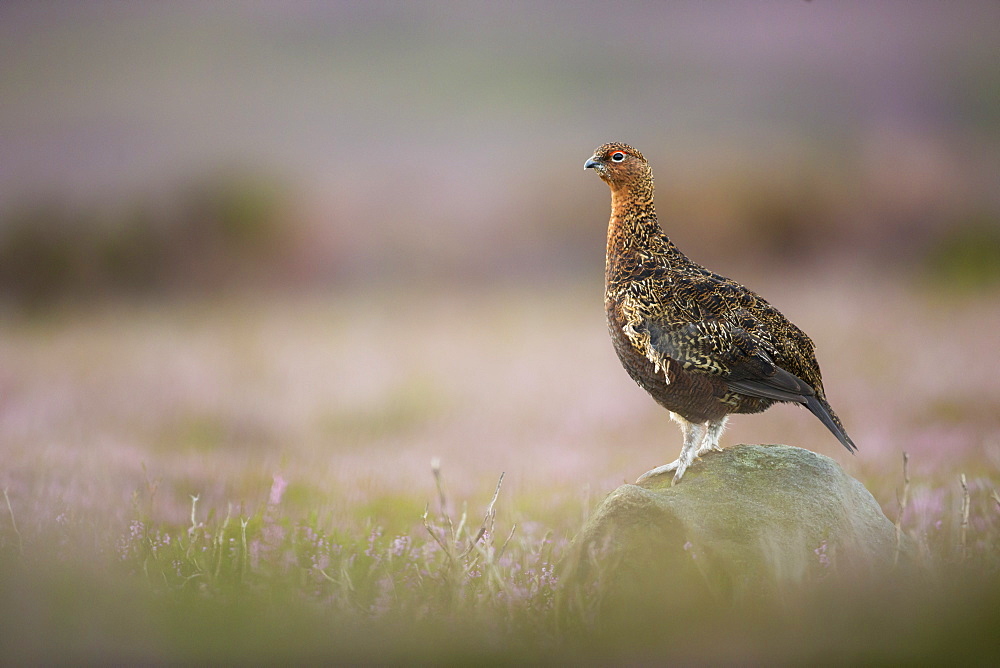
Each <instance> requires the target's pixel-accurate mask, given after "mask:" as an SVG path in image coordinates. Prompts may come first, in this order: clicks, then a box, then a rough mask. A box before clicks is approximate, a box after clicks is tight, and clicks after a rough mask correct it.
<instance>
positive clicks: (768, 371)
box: [637, 318, 815, 403]
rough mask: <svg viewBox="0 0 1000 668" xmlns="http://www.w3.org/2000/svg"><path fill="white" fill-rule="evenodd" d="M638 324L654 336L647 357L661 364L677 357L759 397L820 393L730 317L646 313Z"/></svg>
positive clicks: (801, 396)
mask: <svg viewBox="0 0 1000 668" xmlns="http://www.w3.org/2000/svg"><path fill="white" fill-rule="evenodd" d="M637 329H638V331H639V332H641V334H642V337H641V338H642V339H645V340H648V343H647V351H646V354H647V357H648V358H649V359H650V360H651V361H653V362H654V363H655V364H657V365H659V366H663V367H666V364H667V362H666V360H667V359H671V360H674V361H675V362H678V363H679V364H680V365H681V366H682V367H683V368H684V369H685V370H687V371H695V372H700V373H707V374H709V375H714V376H720V377H722V379H723V380H725V381H726V384H727V385H728V386H729V388H730V389H731V390H733V391H734V392H739V393H740V394H746V395H750V396H755V397H763V398H766V399H775V400H777V401H794V402H798V403H805V402H806V400H807V398H808V397H811V396H813V395H815V391H814V390H813V388H812V387H811V386H810V385H809V384H808V383H806V382H805V381H804V380H802V379H801V378H799V377H798V376H796V375H794V374H792V373H790V372H788V371H786V370H785V369H782V368H781V367H780V366H778V365H777V364H775V362H774V360H773V358H772V354H773V353H770V352H769V351H768V350H767V347H766V346H765V344H764V342H763V341H762V340H761V338H760V337H758V336H755V335H754V334H753V333H752V332H750V331H747V329H745V328H744V327H742V326H740V325H737V324H734V323H733V322H731V321H730V320H728V319H724V318H710V319H706V320H699V321H697V322H672V323H671V322H663V321H658V320H657V319H653V318H646V319H645V320H644V321H643V323H642V325H641V326H640V327H639V328H637ZM647 336H648V339H647Z"/></svg>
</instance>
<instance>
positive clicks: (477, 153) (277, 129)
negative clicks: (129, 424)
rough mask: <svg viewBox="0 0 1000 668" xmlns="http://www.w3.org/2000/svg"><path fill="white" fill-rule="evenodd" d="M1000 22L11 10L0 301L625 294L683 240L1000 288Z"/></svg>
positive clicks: (790, 14)
mask: <svg viewBox="0 0 1000 668" xmlns="http://www.w3.org/2000/svg"><path fill="white" fill-rule="evenodd" d="M998 25H1000V4H998V3H996V2H993V1H992V0H984V1H982V2H956V3H937V2H877V3H871V2H837V3H833V2H821V1H817V2H808V3H807V2H792V1H790V0H788V1H784V0H783V1H781V2H765V3H735V2H732V3H730V2H713V3H698V2H680V3H638V2H635V3H633V2H629V3H614V5H613V6H612V5H609V4H607V3H597V2H594V3H572V4H564V3H558V4H557V3H545V4H542V5H540V6H539V5H538V4H537V3H514V4H511V3H503V6H502V7H501V6H500V5H497V4H496V3H487V2H469V3H462V4H461V5H460V6H457V7H456V6H455V5H453V4H451V3H433V4H424V3H421V4H409V3H347V2H332V3H325V2H305V1H302V2H287V3H273V4H270V3H211V4H203V3H193V2H192V3H169V4H166V3H143V4H138V3H117V2H96V1H95V2H88V3H72V2H63V3H36V2H15V1H8V2H4V3H2V4H0V100H3V102H2V106H0V156H2V157H0V295H2V297H3V298H4V299H6V300H8V301H14V302H17V303H21V304H27V305H38V304H45V303H49V302H51V301H53V300H66V299H75V298H93V297H95V296H106V295H117V294H122V293H125V294H139V295H154V294H163V293H177V292H181V293H191V292H196V293H200V292H206V291H208V292H211V291H217V290H221V289H234V288H235V289H239V288H241V287H243V286H253V287H260V286H267V287H273V288H280V289H290V288H295V289H302V288H314V287H317V286H319V287H322V286H326V285H331V284H345V283H346V284H357V285H371V284H373V283H383V284H385V285H389V286H391V285H393V284H394V283H395V282H398V281H401V280H406V281H407V282H412V281H413V280H424V281H428V282H430V283H433V284H438V285H440V284H442V283H443V282H445V281H451V280H454V279H459V280H461V281H463V282H465V281H470V280H472V281H488V282H497V281H512V282H518V281H523V280H542V279H544V280H575V279H580V278H583V279H585V280H588V281H593V282H594V283H599V282H600V276H601V268H600V266H601V262H602V256H603V244H604V225H605V222H606V211H607V208H608V194H607V191H606V188H605V187H604V186H603V184H601V183H599V182H597V180H596V179H595V178H594V177H593V175H589V174H585V173H584V172H583V169H582V165H583V161H584V160H585V159H586V158H587V157H588V156H589V155H590V152H591V150H592V149H593V148H594V147H595V146H596V145H598V144H600V143H603V142H604V141H609V140H623V141H627V142H630V143H633V144H635V145H636V146H637V147H639V148H640V149H641V150H642V151H643V152H644V153H645V154H646V156H647V157H648V158H649V159H650V161H651V162H652V163H653V166H654V169H655V173H656V175H657V186H658V193H659V209H660V214H661V220H663V221H664V222H665V224H666V226H667V227H668V231H669V232H670V234H671V236H672V237H673V238H674V239H675V240H676V241H677V242H678V244H679V245H680V246H681V247H682V248H683V249H685V250H686V251H687V252H688V253H689V254H691V255H692V256H694V257H695V258H696V259H699V260H702V261H704V262H706V263H709V264H712V265H713V266H714V267H715V268H717V269H719V270H721V271H723V272H724V273H736V272H737V270H738V271H739V275H740V277H741V278H743V279H744V280H747V282H752V280H753V276H754V272H758V271H759V272H765V273H768V274H772V275H773V274H775V273H780V272H781V271H782V266H783V265H785V264H788V263H791V264H792V265H793V266H794V265H798V266H799V268H798V269H796V271H801V265H802V264H803V263H808V266H813V267H819V269H817V271H834V269H823V268H824V267H826V268H831V267H839V266H844V265H845V264H849V265H850V266H852V267H854V268H857V269H863V270H864V271H866V272H870V271H873V270H874V269H876V268H879V269H884V270H886V271H891V272H902V273H903V274H904V275H905V276H908V277H911V278H915V279H918V280H923V281H934V282H944V283H946V284H949V285H955V286H957V287H960V288H970V287H971V288H978V287H981V286H995V285H996V284H998V282H1000V269H998V267H1000V256H998V254H1000V250H997V249H1000V188H997V175H998V174H1000V56H998V53H1000V32H998V31H997V26H998Z"/></svg>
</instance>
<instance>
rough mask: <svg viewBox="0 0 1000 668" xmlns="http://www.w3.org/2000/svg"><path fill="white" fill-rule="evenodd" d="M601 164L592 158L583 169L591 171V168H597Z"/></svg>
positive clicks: (584, 164)
mask: <svg viewBox="0 0 1000 668" xmlns="http://www.w3.org/2000/svg"><path fill="white" fill-rule="evenodd" d="M600 164H601V163H600V162H598V161H597V159H596V158H595V157H594V156H590V160H588V161H587V162H585V163H583V168H584V169H590V168H591V167H597V166H598V165H600Z"/></svg>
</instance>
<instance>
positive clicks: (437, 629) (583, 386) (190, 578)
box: [0, 283, 1000, 661]
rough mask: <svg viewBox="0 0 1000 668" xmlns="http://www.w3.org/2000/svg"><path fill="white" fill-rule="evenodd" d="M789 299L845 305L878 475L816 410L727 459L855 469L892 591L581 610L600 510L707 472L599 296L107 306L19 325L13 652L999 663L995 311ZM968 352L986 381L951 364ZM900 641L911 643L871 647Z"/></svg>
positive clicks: (925, 302) (840, 580) (850, 380)
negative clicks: (671, 468)
mask: <svg viewBox="0 0 1000 668" xmlns="http://www.w3.org/2000/svg"><path fill="white" fill-rule="evenodd" d="M772 287H773V288H774V290H775V291H776V292H777V293H778V295H777V296H776V297H775V299H777V300H781V301H780V302H779V303H783V304H784V305H785V308H786V309H787V310H789V311H791V312H793V313H795V314H796V316H797V317H798V318H799V319H800V320H803V321H806V322H808V321H809V320H811V319H818V318H820V317H824V316H823V314H825V313H827V312H828V309H830V308H836V312H837V313H838V316H839V317H838V318H836V319H835V320H832V321H831V324H830V325H829V326H828V327H827V329H826V331H825V333H824V334H823V338H821V339H820V341H821V344H820V346H821V347H820V359H821V361H824V362H827V367H828V369H829V370H828V371H827V373H826V377H827V383H828V387H829V388H830V393H831V395H832V396H835V397H837V398H838V401H839V402H840V403H842V404H843V405H844V409H843V413H844V415H845V417H844V419H845V420H847V421H848V423H849V424H851V425H852V428H853V429H854V430H855V431H857V437H856V438H857V442H858V444H859V446H860V448H861V449H860V452H859V453H858V455H857V456H856V457H849V456H847V455H846V454H844V453H842V452H839V451H838V449H839V444H838V443H837V442H836V440H835V439H831V438H829V435H828V434H827V433H825V431H824V430H823V428H822V425H820V424H813V421H811V420H809V419H808V417H809V416H808V415H807V414H806V413H804V412H803V411H800V410H796V409H795V408H793V407H778V408H776V409H772V410H771V411H769V412H768V413H765V414H763V415H759V416H740V417H738V418H736V419H735V420H734V421H735V424H734V425H733V426H732V427H731V429H730V430H729V431H728V432H727V434H726V435H725V437H724V440H725V441H726V442H729V443H735V442H744V441H745V442H755V441H756V442H776V441H777V442H785V443H792V444H796V445H802V446H805V447H810V448H812V449H815V450H817V451H819V452H823V453H825V454H828V455H830V456H832V457H834V458H836V459H837V460H838V461H839V462H840V463H841V464H842V465H843V466H844V467H845V468H846V469H847V470H848V472H850V473H852V474H853V475H855V476H856V477H858V478H859V479H860V480H862V482H864V483H865V484H866V486H867V487H868V488H869V489H870V490H871V491H872V493H873V494H874V495H875V498H876V500H877V501H878V502H879V503H880V504H881V505H882V507H883V509H884V511H885V512H886V514H887V515H888V517H889V518H890V519H892V520H894V521H898V525H899V530H900V534H901V535H902V536H903V537H904V540H907V541H910V543H911V544H912V546H913V550H912V553H911V554H912V559H911V560H910V562H908V563H907V564H905V565H900V566H899V568H898V569H897V571H895V572H894V573H893V574H892V576H891V577H887V578H885V579H884V580H880V581H879V582H875V583H872V582H866V581H864V580H862V579H861V578H856V577H854V576H853V575H852V574H851V573H843V572H831V573H830V575H829V577H824V578H822V579H821V580H820V581H819V582H814V583H810V584H808V585H805V586H803V587H802V588H801V589H799V590H793V591H782V592H775V594H774V596H773V597H769V598H766V599H764V600H755V601H728V600H718V599H713V598H702V597H696V596H695V595H694V594H695V591H694V590H692V591H690V592H686V591H684V590H683V588H682V589H681V590H677V591H673V592H672V595H671V596H669V597H661V598H656V599H653V600H640V601H636V602H635V607H634V609H631V610H629V611H627V612H625V613H622V615H621V616H620V617H619V618H617V619H614V620H605V619H601V620H597V619H594V618H593V616H592V614H591V612H592V611H590V610H589V609H588V607H587V605H586V602H584V603H583V604H581V605H577V604H567V602H565V601H562V602H560V593H559V592H560V590H559V576H560V573H559V563H560V559H561V558H562V557H563V556H565V555H566V554H567V550H568V549H569V546H570V542H571V540H572V538H573V537H574V535H575V533H576V532H577V531H578V530H579V528H580V527H581V526H582V523H583V521H584V520H585V518H586V516H587V513H588V512H589V511H590V510H592V509H593V507H594V505H595V504H596V503H597V502H598V501H599V500H600V499H601V498H602V497H603V496H604V495H605V494H606V493H608V492H610V491H611V490H612V489H614V487H616V486H617V485H618V484H621V483H622V482H625V481H626V480H629V479H631V478H634V476H635V475H637V474H638V473H641V472H642V471H643V470H645V469H646V468H648V466H649V465H650V463H653V462H658V461H660V460H662V459H664V458H668V457H670V456H672V450H671V449H673V450H676V447H677V443H675V442H674V440H675V439H672V438H671V433H672V432H671V430H670V427H671V425H670V424H669V423H668V422H667V420H666V416H665V415H663V414H662V411H661V410H660V409H658V408H657V407H656V406H655V404H652V402H648V401H646V400H645V397H644V396H643V395H642V394H641V391H640V390H638V388H635V387H634V386H632V385H631V384H630V382H629V381H628V379H627V378H624V377H623V374H621V373H620V370H619V369H618V368H617V367H616V365H617V360H616V359H615V358H614V355H613V353H612V352H611V350H610V348H609V347H608V344H607V341H606V340H605V338H604V337H605V336H606V334H605V332H604V331H603V328H602V326H601V325H602V323H601V315H602V314H601V313H600V301H599V294H600V293H599V291H598V290H594V291H591V290H581V289H578V288H567V287H560V288H558V289H553V290H551V291H549V292H548V293H547V294H538V293H537V292H533V293H527V292H517V291H513V290H511V289H504V290H489V289H482V290H479V291H476V292H469V293H468V294H465V295H462V294H452V295H450V296H443V295H440V294H438V295H436V296H435V295H431V296H419V295H412V298H410V299H402V298H401V296H400V294H399V293H391V294H381V295H379V294H368V295H365V297H364V298H363V299H361V298H359V297H357V296H347V295H322V296H319V297H302V296H300V297H299V298H297V299H285V300H281V301H269V300H261V299H257V300H254V299H251V298H245V299H244V300H243V301H242V302H240V301H238V300H237V301H232V300H229V301H227V302H225V303H224V304H222V305H213V304H210V303H201V304H195V303H190V302H187V303H161V304H158V305H149V304H145V305H141V306H135V305H131V306H130V305H127V304H118V305H114V306H110V305H106V306H104V307H102V308H99V309H90V310H88V311H87V312H81V311H77V310H64V311H61V312H57V313H51V314H50V315H49V316H48V318H47V319H46V320H44V321H40V320H38V319H37V318H23V319H15V320H11V321H8V323H7V324H6V325H5V326H4V336H3V349H4V358H5V359H6V360H9V361H10V362H11V363H10V364H8V366H7V368H6V371H5V373H6V379H7V380H6V383H7V385H8V387H10V388H12V392H11V393H10V395H9V396H10V399H9V400H8V403H7V406H6V411H5V414H4V419H3V422H2V427H3V432H4V441H5V450H4V469H3V476H4V477H3V487H4V492H5V497H4V500H5V508H3V509H2V510H4V512H3V513H2V517H3V521H2V523H0V541H2V542H0V547H2V559H3V576H2V578H3V587H2V591H3V595H2V599H3V609H2V615H3V618H4V624H3V627H4V628H5V629H12V630H14V631H12V634H13V635H11V636H10V637H11V639H12V641H11V643H10V644H7V643H5V646H6V647H8V648H9V649H8V650H6V651H10V652H11V654H10V656H12V657H18V656H22V657H27V658H32V657H34V658H37V657H44V658H50V659H65V658H70V657H74V658H80V657H83V658H91V659H98V658H101V659H103V658H118V659H123V660H124V659H135V658H149V657H158V658H160V659H165V660H207V659H216V660H234V659H235V660H239V659H244V660H251V659H269V660H275V661H277V660H280V659H282V658H287V657H299V658H310V657H324V658H331V659H338V658H339V659H343V660H377V659H389V660H392V659H395V660H400V661H402V660H407V659H412V658H418V659H420V660H427V661H446V660H449V659H454V660H459V659H460V658H463V657H466V658H467V657H478V658H490V657H493V658H496V659H498V660H512V661H513V660H519V659H523V658H526V657H535V658H541V657H561V658H564V659H587V658H599V657H606V658H607V659H608V660H611V658H613V657H632V658H635V659H637V660H638V659H643V658H650V657H656V656H660V655H663V653H670V652H673V654H672V656H681V657H686V658H687V659H688V660H699V659H701V660H712V659H719V660H730V659H732V660H735V659H737V658H739V657H758V658H760V659H761V660H767V659H776V660H781V659H786V660H794V659H801V658H803V657H808V656H810V654H809V652H812V651H820V649H821V648H826V650H825V651H835V652H836V654H835V656H846V657H867V658H872V657H876V658H877V657H879V656H881V654H880V653H881V652H884V653H885V655H886V656H909V655H910V654H909V653H910V652H916V651H918V650H919V652H921V653H930V654H929V655H930V656H941V655H942V654H943V653H944V652H959V653H963V652H964V653H968V654H969V655H970V656H984V654H982V653H983V652H989V651H990V648H991V647H992V645H990V644H989V643H988V639H989V638H990V637H992V636H991V635H990V634H988V633H987V627H988V624H987V620H988V618H989V616H988V612H987V611H988V610H989V609H990V606H993V605H995V603H996V602H997V601H998V600H1000V598H998V595H1000V585H998V583H1000V579H998V578H1000V573H998V567H1000V563H998V561H997V554H998V552H997V550H998V541H1000V501H998V498H997V493H998V492H997V490H998V489H1000V480H998V477H997V462H996V456H997V450H996V442H995V439H996V434H997V431H996V430H997V422H996V415H995V414H994V413H993V411H992V410H990V408H989V407H990V406H993V405H995V403H996V402H997V398H998V392H1000V388H998V386H997V382H996V379H995V376H994V374H993V373H992V370H991V369H988V368H987V367H986V366H985V365H983V364H981V363H980V362H979V361H978V359H982V358H983V356H986V355H988V354H989V350H990V348H991V346H992V343H991V341H990V337H989V336H988V334H986V332H987V331H988V329H989V328H988V327H987V326H986V324H988V323H989V322H991V321H993V320H995V319H996V318H997V317H998V312H997V310H996V306H995V301H994V300H992V299H973V300H969V299H963V300H962V301H955V302H951V303H948V304H942V303H941V302H940V301H939V297H936V296H933V295H932V296H928V295H927V294H924V293H921V292H919V291H913V290H912V289H906V288H904V287H901V286H899V285H895V287H893V286H892V283H887V284H886V285H884V286H882V287H881V288H879V289H878V290H877V291H876V290H869V291H867V293H865V294H864V295H858V294H849V293H848V291H846V290H845V289H844V288H843V286H841V285H839V284H838V285H827V286H825V287H824V286H810V287H811V289H810V291H809V293H808V295H803V294H802V293H800V292H798V291H797V289H792V288H789V287H788V286H787V285H785V287H782V286H780V285H778V284H775V285H774V286H772ZM817 292H818V293H819V294H821V295H822V296H823V299H821V300H817V299H816V298H815V297H816V294H817ZM886 304H892V306H891V307H888V308H887V307H886V306H885V305H886ZM390 313H391V314H393V315H392V318H390V317H389V315H388V314H390ZM894 314H895V317H894ZM900 314H908V317H916V316H917V314H919V319H920V322H921V325H922V326H921V327H920V328H919V331H916V330H914V329H913V328H898V327H894V326H891V323H893V322H897V321H898V319H899V317H900ZM398 319H402V320H404V321H406V322H407V323H408V329H407V333H408V334H407V339H406V341H407V345H406V346H399V345H394V344H395V343H397V342H398V341H399V338H398V337H399V333H398V331H397V330H396V329H394V328H393V327H390V326H388V324H389V322H390V320H391V321H392V322H395V321H396V320H398ZM956 322H965V323H967V326H964V327H959V328H956V327H954V323H956ZM539 323H545V325H546V326H545V327H539ZM858 323H869V325H870V326H869V327H867V328H865V329H859V327H858ZM974 325H976V326H974ZM852 337H853V338H852ZM949 337H950V338H949ZM570 338H573V339H574V340H575V342H576V343H575V346H576V347H575V355H573V356H570V357H569V358H567V357H566V356H565V355H564V354H563V353H564V351H565V345H566V344H565V341H566V340H568V339H570ZM824 344H825V345H824ZM956 345H960V346H961V347H962V349H963V350H965V351H967V352H968V356H967V357H963V358H958V359H954V360H953V363H952V364H950V365H944V366H942V365H939V364H935V360H940V359H944V358H945V357H946V356H947V353H948V351H949V350H951V349H953V347H954V346H956ZM484 349H485V350H488V351H489V354H485V355H484V354H481V353H479V352H478V351H481V350H484ZM858 350H860V351H863V354H856V353H855V352H852V351H858ZM905 350H919V351H921V352H920V354H915V355H908V354H904V351H905ZM976 355H979V356H980V357H979V358H978V359H977V357H976ZM581 360H585V361H586V362H585V363H584V362H583V361H581ZM873 364H877V365H878V366H877V367H875V368H877V370H878V372H877V373H874V372H873V371H872V365H873ZM928 379H933V382H927V380H928ZM347 381H350V382H347ZM900 388H905V391H901V390H900ZM973 390H974V391H973ZM903 453H906V459H907V461H906V463H905V466H904V456H903ZM501 474H503V478H502V480H500V477H501ZM815 554H816V559H817V562H818V563H820V564H822V563H824V558H825V554H824V549H823V545H821V544H820V545H817V546H816V552H815ZM983 615H986V616H983ZM942 618H944V619H946V620H948V621H947V623H946V628H945V631H947V633H946V632H945V631H938V630H937V629H938V625H940V624H941V623H942ZM709 620H712V621H709ZM887 624H888V625H889V626H888V627H886V628H890V629H892V630H893V631H892V633H893V634H894V635H892V637H890V638H888V639H887V638H886V637H883V634H880V633H876V632H875V631H874V630H873V629H872V628H867V627H869V626H872V627H873V628H883V627H885V625H887ZM949 624H950V625H953V626H954V628H952V626H948V625H949ZM788 625H793V626H794V628H795V629H796V630H795V637H794V638H789V637H788V635H787V632H786V631H785V630H783V629H786V628H787V627H788ZM859 629H867V630H864V631H863V632H861V630H859ZM932 631H933V632H932ZM832 645H836V647H832Z"/></svg>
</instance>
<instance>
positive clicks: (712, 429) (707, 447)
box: [696, 415, 729, 457]
mask: <svg viewBox="0 0 1000 668" xmlns="http://www.w3.org/2000/svg"><path fill="white" fill-rule="evenodd" d="M728 419H729V416H728V415H727V416H725V417H724V418H722V419H721V420H719V421H717V422H709V423H708V430H707V433H706V434H705V440H704V441H703V442H702V444H701V447H700V448H698V454H697V455H696V456H698V457H701V456H702V455H704V454H707V453H709V452H711V451H712V450H722V446H721V445H719V439H720V438H721V437H722V432H723V431H725V429H726V420H728Z"/></svg>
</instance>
